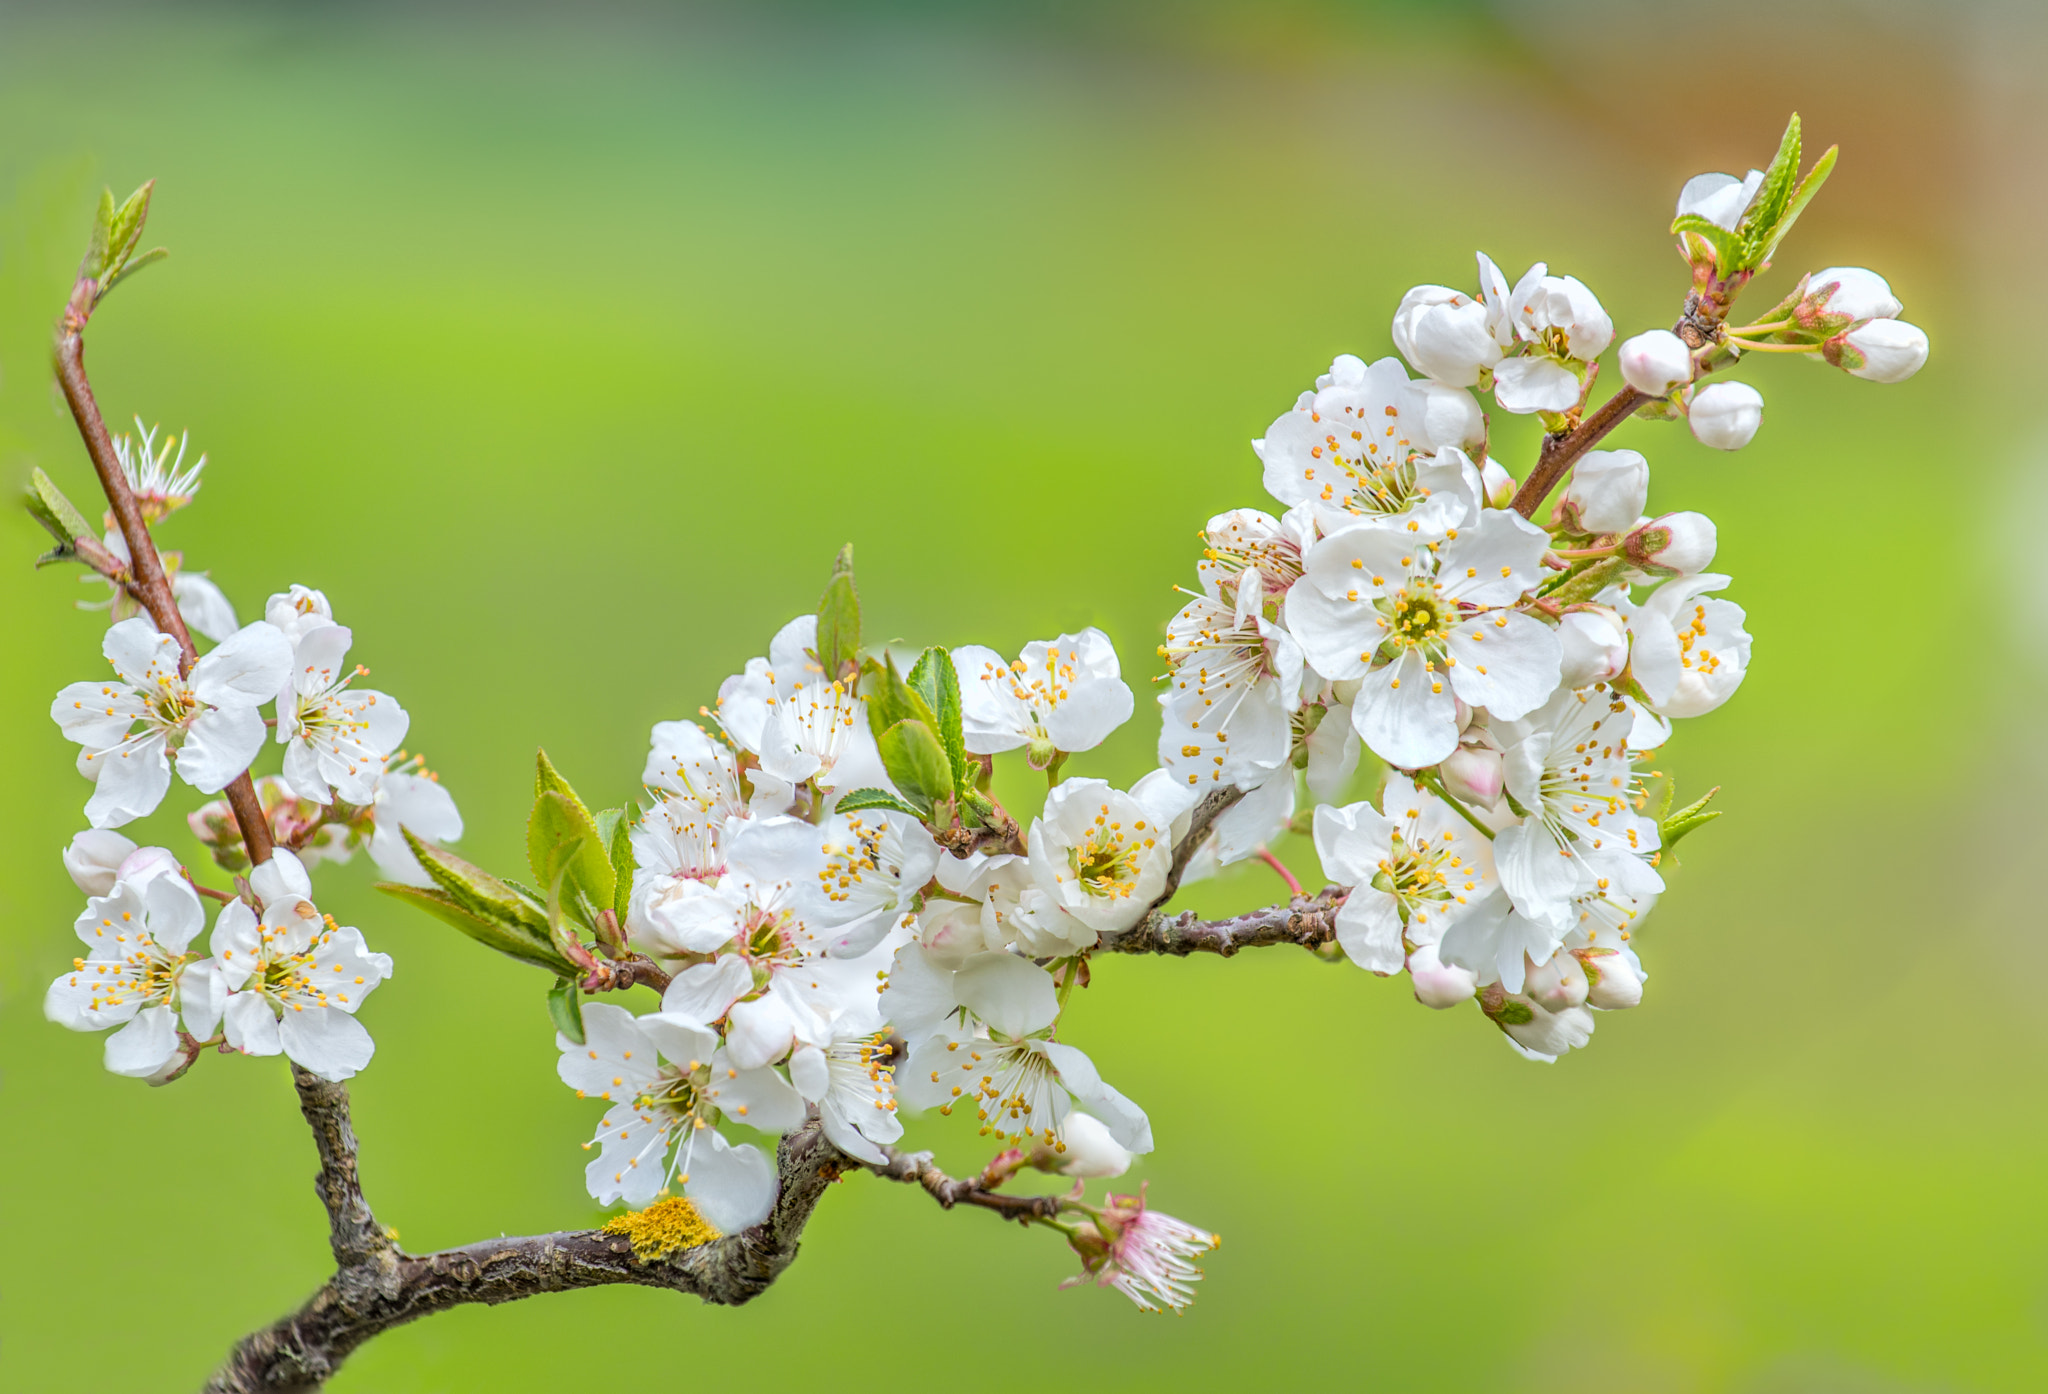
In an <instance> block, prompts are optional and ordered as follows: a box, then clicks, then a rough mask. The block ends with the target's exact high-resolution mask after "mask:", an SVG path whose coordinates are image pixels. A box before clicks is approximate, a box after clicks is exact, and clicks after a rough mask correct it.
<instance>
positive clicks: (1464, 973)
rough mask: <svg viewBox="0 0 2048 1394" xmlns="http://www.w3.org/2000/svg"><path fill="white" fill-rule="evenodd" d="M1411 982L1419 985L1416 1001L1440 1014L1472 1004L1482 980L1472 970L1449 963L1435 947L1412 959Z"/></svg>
mask: <svg viewBox="0 0 2048 1394" xmlns="http://www.w3.org/2000/svg"><path fill="white" fill-rule="evenodd" d="M1408 980H1409V981H1410V982H1411V983H1413V984H1414V985H1415V1000H1416V1001H1418V1002H1420V1003H1421V1004H1422V1005H1423V1006H1425V1007H1435V1008H1436V1009H1437V1010H1439V1011H1441V1010H1443V1009H1444V1008H1445V1007H1455V1006H1457V1005H1458V1004H1459V1003H1460V1002H1470V1001H1471V1000H1472V994H1473V993H1475V992H1477V991H1478V990H1479V980H1478V978H1476V977H1475V976H1474V975H1473V974H1472V972H1471V971H1470V970H1469V969H1464V968H1453V967H1452V966H1451V965H1450V964H1448V963H1445V962H1444V961H1443V958H1442V957H1441V956H1440V955H1439V954H1438V953H1437V951H1436V945H1434V944H1423V945H1420V946H1419V947H1417V948H1416V950H1415V952H1413V953H1411V954H1409V955H1408Z"/></svg>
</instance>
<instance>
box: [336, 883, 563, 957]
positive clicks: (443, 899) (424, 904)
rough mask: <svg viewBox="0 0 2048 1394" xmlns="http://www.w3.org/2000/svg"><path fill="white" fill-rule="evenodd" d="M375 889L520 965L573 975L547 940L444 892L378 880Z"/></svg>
mask: <svg viewBox="0 0 2048 1394" xmlns="http://www.w3.org/2000/svg"><path fill="white" fill-rule="evenodd" d="M377 889H378V890H380V891H382V892H384V894H386V895H388V896H390V897H391V898H392V899H394V900H402V901H404V902H406V903H407V904H408V905H414V906H417V907H419V908H420V909H422V910H424V911H426V912H427V913H428V914H429V915H432V916H433V917H434V918H435V919H437V920H440V921H442V922H443V923H446V924H451V925H454V926H455V927H456V928H457V929H459V930H461V931H462V932H463V933H464V934H467V935H468V936H469V937H470V938H472V939H474V940H476V941H477V942H478V943H479V944H482V945H483V946H484V947H485V948H488V949H496V950H497V951H498V952H499V953H501V954H505V955H506V956H508V957H510V958H516V959H518V960H519V961H520V962H521V963H531V964H533V965H534V966H535V967H536V968H545V969H547V970H548V971H549V972H552V973H573V972H574V971H575V965H574V964H572V963H570V962H569V960H567V959H566V958H563V957H562V956H561V954H559V953H557V952H556V951H555V947H554V945H553V944H551V943H549V942H548V941H547V938H546V937H545V936H544V935H542V936H535V935H534V934H533V933H532V932H531V931H529V930H528V929H526V928H525V927H524V926H522V925H518V924H508V923H506V922H504V921H502V920H497V919H492V918H490V917H488V916H485V915H480V914H477V913H476V912H475V911H474V910H471V909H469V908H467V907H466V906H464V905H463V903H462V902H461V901H459V900H457V899H456V898H455V897H454V896H453V895H450V894H449V893H448V892H447V891H444V890H441V889H440V888H438V887H434V886H405V885H400V884H399V883H397V882H395V881H379V882H378V883H377Z"/></svg>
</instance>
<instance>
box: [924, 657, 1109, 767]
mask: <svg viewBox="0 0 2048 1394" xmlns="http://www.w3.org/2000/svg"><path fill="white" fill-rule="evenodd" d="M953 666H954V667H955V668H956V669H957V670H958V671H959V675H960V710H961V729H962V732H963V734H964V735H965V737H966V741H967V748H968V749H969V750H970V751H972V752H973V753H975V754H976V755H998V754H1001V753H1002V752H1003V751H1006V750H1016V749H1018V748H1019V747H1023V748H1024V749H1025V751H1026V752H1027V754H1026V759H1027V760H1028V761H1029V763H1030V765H1031V768H1032V769H1034V770H1042V769H1044V768H1045V767H1046V766H1048V765H1050V764H1051V763H1052V762H1053V761H1054V760H1055V759H1056V758H1058V757H1059V756H1060V755H1061V754H1071V753H1072V752H1074V751H1077V750H1093V749H1095V747H1096V746H1098V745H1101V744H1102V742H1103V741H1105V740H1106V739H1108V737H1109V734H1110V732H1112V731H1114V730H1116V728H1117V727H1119V726H1121V725H1123V724H1124V723H1125V722H1126V721H1129V720H1130V719H1131V708H1132V697H1131V689H1130V688H1129V686H1128V685H1126V684H1125V682H1124V680H1123V676H1122V667H1121V665H1120V664H1119V663H1118V662H1117V656H1116V646H1115V645H1113V644H1111V643H1110V642H1109V636H1108V635H1107V634H1104V633H1103V632H1102V631H1101V630H1099V629H1084V630H1082V631H1081V632H1080V633H1078V634H1062V635H1060V636H1059V637H1058V638H1057V639H1049V640H1037V641H1034V642H1032V643H1029V644H1026V645H1025V646H1024V652H1023V653H1022V654H1020V655H1018V657H1017V660H1016V662H1014V663H1007V664H1006V663H1004V662H1003V659H1002V656H1001V655H1000V654H998V653H996V652H995V650H993V649H986V648H983V647H982V646H981V645H979V644H967V645H963V646H962V647H960V648H957V649H955V650H953Z"/></svg>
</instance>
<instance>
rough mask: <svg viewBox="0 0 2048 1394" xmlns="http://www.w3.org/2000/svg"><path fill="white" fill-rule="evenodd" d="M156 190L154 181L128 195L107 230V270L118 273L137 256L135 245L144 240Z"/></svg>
mask: <svg viewBox="0 0 2048 1394" xmlns="http://www.w3.org/2000/svg"><path fill="white" fill-rule="evenodd" d="M155 189H156V180H154V179H152V180H150V181H149V182H148V183H146V184H144V185H143V186H142V187H141V188H139V189H137V190H136V191H135V192H134V193H132V194H130V195H128V197H127V199H126V201H124V202H123V203H122V204H121V206H120V208H118V209H117V210H115V212H114V216H113V218H112V220H111V223H110V225H109V227H108V229H107V251H106V269H107V270H108V271H114V272H118V271H120V270H121V268H122V267H124V266H126V265H127V264H128V259H129V258H130V257H132V256H134V255H135V244H136V243H138V242H140V241H141V240H142V225H143V224H144V223H146V222H148V221H149V197H150V194H151V193H152V192H154V191H155Z"/></svg>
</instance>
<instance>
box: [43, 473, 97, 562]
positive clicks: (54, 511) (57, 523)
mask: <svg viewBox="0 0 2048 1394" xmlns="http://www.w3.org/2000/svg"><path fill="white" fill-rule="evenodd" d="M28 511H29V516H31V517H33V518H34V519H35V520H36V521H37V522H38V523H41V524H42V525H43V528H44V530H45V531H47V532H48V533H49V534H50V535H51V536H52V537H54V538H56V539H57V540H58V541H59V542H62V543H64V544H65V545H66V546H69V545H70V544H71V543H73V542H76V541H77V540H78V539H79V538H81V537H88V538H91V539H92V540H93V541H95V542H97V541H98V540H99V533H98V532H97V531H96V530H95V529H94V528H93V525H92V524H91V523H90V522H88V521H86V517H85V515H84V514H83V513H80V512H79V511H78V509H77V507H76V506H75V505H73V503H72V502H71V500H70V499H67V498H65V497H64V491H63V490H62V489H59V488H58V487H57V486H56V485H55V484H53V483H51V482H50V476H49V475H47V474H44V473H43V472H42V471H41V470H34V471H32V472H31V473H30V474H29V487H28Z"/></svg>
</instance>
